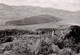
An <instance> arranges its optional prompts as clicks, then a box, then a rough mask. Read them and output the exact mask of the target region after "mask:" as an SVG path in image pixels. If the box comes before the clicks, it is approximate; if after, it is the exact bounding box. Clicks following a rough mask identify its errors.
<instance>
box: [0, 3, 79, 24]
mask: <svg viewBox="0 0 80 55" xmlns="http://www.w3.org/2000/svg"><path fill="white" fill-rule="evenodd" d="M45 14H48V15H53V16H55V17H58V18H61V19H65V20H66V19H69V22H71V21H75V22H77V20H78V22H79V20H80V11H76V12H71V11H65V10H59V9H53V8H42V7H35V6H9V5H5V4H0V24H2V23H4V22H6V21H10V20H19V19H24V18H25V17H32V16H38V15H45Z"/></svg>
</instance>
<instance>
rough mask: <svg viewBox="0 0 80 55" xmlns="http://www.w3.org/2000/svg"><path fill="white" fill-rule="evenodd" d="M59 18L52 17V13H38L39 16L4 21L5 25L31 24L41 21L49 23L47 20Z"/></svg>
mask: <svg viewBox="0 0 80 55" xmlns="http://www.w3.org/2000/svg"><path fill="white" fill-rule="evenodd" d="M60 20H61V19H59V18H57V17H54V16H52V15H39V16H33V17H28V18H24V19H21V20H14V21H8V22H6V25H18V26H20V25H31V24H41V23H49V22H54V23H55V22H58V21H60Z"/></svg>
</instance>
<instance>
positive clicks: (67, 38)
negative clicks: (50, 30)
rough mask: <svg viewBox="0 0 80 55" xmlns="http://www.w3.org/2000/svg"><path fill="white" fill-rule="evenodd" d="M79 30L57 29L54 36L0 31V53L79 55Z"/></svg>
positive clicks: (10, 30)
mask: <svg viewBox="0 0 80 55" xmlns="http://www.w3.org/2000/svg"><path fill="white" fill-rule="evenodd" d="M79 29H80V27H79V26H71V27H68V29H65V28H64V31H63V30H62V29H61V30H60V29H55V34H54V35H53V36H51V35H50V34H46V33H45V34H40V33H37V32H36V31H32V32H31V30H21V29H4V30H0V43H1V45H0V53H1V54H2V55H41V54H42V55H79V54H80V43H79V42H80V41H79V36H80V35H79V33H80V30H79ZM70 30H71V31H70ZM73 30H75V31H73ZM10 33H11V34H10ZM71 33H72V34H71ZM73 33H75V34H74V35H73ZM76 36H77V37H76ZM74 46H75V48H74Z"/></svg>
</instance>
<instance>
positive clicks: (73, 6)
mask: <svg viewBox="0 0 80 55" xmlns="http://www.w3.org/2000/svg"><path fill="white" fill-rule="evenodd" d="M0 3H4V4H8V5H15V6H20V5H26V6H28V5H31V6H40V7H51V8H57V9H63V10H69V11H78V10H80V0H0Z"/></svg>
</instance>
